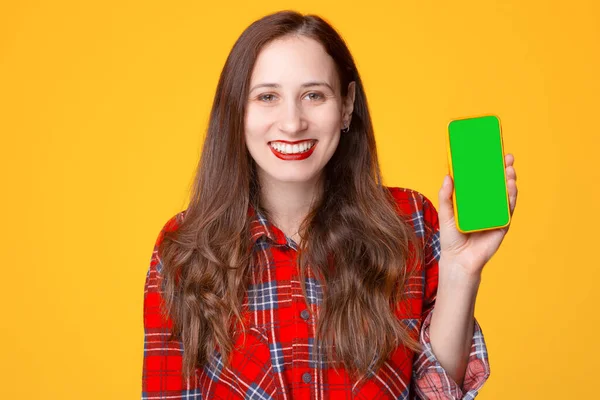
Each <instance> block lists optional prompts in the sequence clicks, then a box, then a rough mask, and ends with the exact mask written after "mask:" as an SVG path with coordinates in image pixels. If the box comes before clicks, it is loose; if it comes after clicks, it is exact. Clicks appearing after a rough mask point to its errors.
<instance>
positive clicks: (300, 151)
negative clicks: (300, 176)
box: [269, 139, 317, 161]
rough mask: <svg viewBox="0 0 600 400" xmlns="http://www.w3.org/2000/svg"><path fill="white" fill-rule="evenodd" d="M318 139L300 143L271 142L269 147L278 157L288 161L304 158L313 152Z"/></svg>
mask: <svg viewBox="0 0 600 400" xmlns="http://www.w3.org/2000/svg"><path fill="white" fill-rule="evenodd" d="M316 144H317V140H314V139H311V140H304V141H302V142H299V143H293V144H292V143H287V142H283V141H281V142H280V141H273V142H269V148H270V149H271V151H272V152H273V154H275V155H276V156H277V157H278V158H280V159H282V160H286V161H293V160H304V159H306V158H308V157H310V155H311V154H312V153H313V151H314V149H315V147H316Z"/></svg>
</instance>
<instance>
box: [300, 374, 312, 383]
mask: <svg viewBox="0 0 600 400" xmlns="http://www.w3.org/2000/svg"><path fill="white" fill-rule="evenodd" d="M311 379H312V377H311V376H310V374H309V373H308V372H305V373H303V374H302V381H303V382H304V383H308V382H310V380H311Z"/></svg>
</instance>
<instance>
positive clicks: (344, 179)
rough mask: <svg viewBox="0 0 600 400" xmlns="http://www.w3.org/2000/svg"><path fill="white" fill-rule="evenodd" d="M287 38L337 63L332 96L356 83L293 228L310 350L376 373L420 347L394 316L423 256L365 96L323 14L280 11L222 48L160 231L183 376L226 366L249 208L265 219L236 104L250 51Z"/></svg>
mask: <svg viewBox="0 0 600 400" xmlns="http://www.w3.org/2000/svg"><path fill="white" fill-rule="evenodd" d="M286 35H303V36H306V37H308V38H312V39H314V40H316V41H318V42H319V43H321V44H322V45H323V46H324V48H325V49H326V51H327V53H328V54H329V55H330V56H331V57H332V58H333V60H334V61H335V65H336V70H337V73H338V78H339V81H340V87H341V91H342V93H341V94H342V96H344V97H345V96H347V88H348V84H349V83H350V82H351V81H354V82H356V88H355V90H356V93H355V104H354V111H353V117H352V124H351V126H350V130H349V131H348V132H346V133H344V134H342V135H341V137H340V141H339V144H338V147H337V149H336V151H335V153H334V154H333V156H332V158H331V159H330V161H329V162H328V163H327V165H326V166H325V168H324V171H323V178H324V191H323V195H322V196H321V198H320V199H319V200H318V201H316V202H315V203H314V206H313V208H312V209H311V211H310V212H309V214H308V215H307V216H306V218H305V219H304V221H303V222H302V224H301V229H300V241H299V247H298V266H299V272H300V278H301V279H300V281H301V282H302V290H303V292H304V295H305V298H306V287H305V285H304V281H305V279H304V278H305V276H306V273H307V268H312V269H313V271H314V273H315V276H316V277H317V278H318V279H319V281H320V283H321V285H322V287H323V289H324V290H323V294H324V296H323V302H322V304H321V306H320V311H319V314H320V315H319V318H318V320H317V333H316V338H315V339H316V342H315V343H318V344H319V346H317V351H316V352H314V354H315V356H316V357H320V356H322V355H323V354H325V355H326V357H327V360H328V361H330V362H332V364H333V365H334V366H335V367H337V366H343V367H344V368H345V369H346V370H347V372H348V373H349V374H350V375H351V376H354V377H358V376H365V375H367V374H369V373H370V372H372V371H373V370H377V369H378V368H379V367H380V366H381V365H382V363H383V362H385V360H386V358H387V357H388V356H389V355H390V354H391V353H392V352H393V351H394V350H395V349H396V348H397V347H398V346H399V345H400V344H404V345H405V346H406V347H408V348H410V349H412V350H415V351H417V350H421V349H422V348H421V346H420V344H419V343H418V341H417V340H416V337H413V335H411V333H410V332H409V331H408V330H407V328H405V327H404V325H403V324H402V323H401V321H400V318H399V317H398V315H397V314H396V313H395V312H396V311H397V310H396V309H395V307H396V306H397V305H398V304H400V303H401V302H402V300H403V299H404V298H405V293H404V291H405V284H406V281H407V279H408V277H409V275H410V274H411V273H412V272H414V271H416V269H414V268H413V267H416V266H417V265H418V263H420V262H421V260H422V257H423V255H422V248H421V246H419V245H418V243H419V242H418V239H417V237H416V233H415V232H414V229H413V228H412V226H411V225H410V222H409V221H408V220H406V219H404V218H403V217H402V215H401V214H400V213H399V209H398V208H397V207H396V206H395V204H394V200H393V197H392V195H391V194H390V192H389V191H388V190H387V189H386V187H385V186H383V185H382V182H381V175H380V169H379V164H378V160H377V152H376V146H375V137H374V133H373V126H372V122H371V117H370V114H369V109H368V105H367V98H366V96H365V91H364V87H363V85H362V82H361V79H360V76H359V73H358V71H357V68H356V65H355V62H354V60H353V57H352V55H351V54H350V51H349V50H348V47H347V46H346V44H345V43H344V40H343V39H342V38H341V36H340V35H339V34H338V33H337V32H336V31H335V29H334V28H333V27H332V26H331V25H330V24H329V23H327V22H326V21H325V20H324V19H322V18H321V17H319V16H316V15H302V14H300V13H298V12H295V11H281V12H277V13H274V14H270V15H267V16H265V17H263V18H261V19H259V20H257V21H255V22H254V23H252V24H251V25H250V26H249V27H248V28H247V29H246V30H245V31H244V32H243V33H242V34H241V36H240V37H239V38H238V40H237V41H236V42H235V44H234V46H233V48H232V49H231V52H230V54H229V56H228V57H227V60H226V62H225V66H224V68H223V70H222V72H221V75H220V78H219V82H218V86H217V89H216V94H215V97H214V102H213V105H212V110H211V114H210V120H209V124H208V129H207V134H206V137H205V141H204V145H203V149H202V154H201V157H200V161H199V164H198V167H197V171H196V175H195V178H194V182H193V189H192V193H191V200H190V203H189V206H188V208H187V210H186V212H185V218H184V219H183V221H182V222H181V224H180V226H179V228H178V229H177V230H176V231H174V232H167V233H165V236H164V238H163V241H162V243H161V245H160V248H159V255H160V258H161V261H162V264H163V269H162V271H163V277H164V282H163V289H164V298H165V302H164V308H163V312H164V313H165V315H168V316H169V317H170V318H171V319H172V329H171V338H177V339H179V340H181V341H182V343H183V346H184V355H183V370H184V373H185V376H186V377H189V376H191V375H192V374H193V372H194V370H195V368H198V367H203V366H204V365H205V364H206V363H208V362H210V360H211V357H212V356H213V354H214V352H215V350H217V349H218V351H220V353H221V355H222V358H223V360H224V363H225V364H226V365H227V363H228V362H229V355H230V353H231V351H232V349H233V345H234V341H233V335H232V333H233V331H234V329H235V327H236V323H241V322H242V318H241V316H242V314H243V310H242V306H243V299H244V294H245V291H246V289H247V285H248V282H249V273H250V272H249V271H250V268H251V267H252V260H253V256H252V248H251V247H250V246H249V243H250V239H249V222H250V221H249V215H248V207H249V206H253V207H254V208H255V210H257V211H259V212H261V213H262V214H263V215H266V216H268V212H267V210H265V209H263V208H262V207H261V204H260V202H259V197H260V196H259V191H260V182H259V181H258V179H257V174H256V165H255V162H254V160H253V159H252V157H251V156H250V154H249V152H248V150H247V148H246V144H245V140H244V131H243V129H244V116H245V112H246V101H247V100H246V99H247V98H248V90H249V82H250V76H251V72H252V70H253V67H254V64H255V61H256V59H257V56H258V54H259V52H260V50H261V49H262V47H263V46H264V45H265V44H267V43H269V42H270V41H272V40H274V39H277V38H281V37H283V36H286ZM232 191H234V192H235V195H232ZM413 244H414V245H413ZM410 260H414V264H413V263H410V262H409V261H410ZM332 266H334V267H333V268H332ZM309 309H310V307H309ZM321 348H322V349H325V351H326V353H321V350H320V349H321Z"/></svg>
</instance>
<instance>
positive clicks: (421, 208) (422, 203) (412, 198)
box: [384, 186, 438, 236]
mask: <svg viewBox="0 0 600 400" xmlns="http://www.w3.org/2000/svg"><path fill="white" fill-rule="evenodd" d="M384 188H385V189H387V190H388V191H389V192H390V193H391V195H392V197H393V198H394V200H395V203H396V207H397V208H398V209H399V210H400V212H401V213H402V214H404V215H407V216H408V217H409V219H410V220H411V222H412V223H413V225H414V227H415V230H416V231H417V233H418V234H419V236H421V235H428V234H430V233H431V232H432V231H435V230H436V229H437V227H438V225H437V223H438V222H437V221H438V213H437V209H436V208H435V206H434V205H433V203H432V201H431V200H430V199H429V198H428V197H427V196H425V195H424V194H423V193H421V192H419V191H418V190H415V189H410V188H404V187H397V186H384Z"/></svg>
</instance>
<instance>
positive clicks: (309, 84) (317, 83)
mask: <svg viewBox="0 0 600 400" xmlns="http://www.w3.org/2000/svg"><path fill="white" fill-rule="evenodd" d="M312 86H326V87H328V88H329V89H330V90H331V91H334V90H333V88H332V87H331V85H330V84H329V83H327V82H324V81H311V82H306V83H303V84H302V85H301V87H303V88H306V87H312ZM261 87H268V88H276V89H278V88H280V87H281V85H280V84H278V83H259V84H258V85H254V86H253V87H252V89H250V92H252V91H254V90H256V89H258V88H261Z"/></svg>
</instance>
